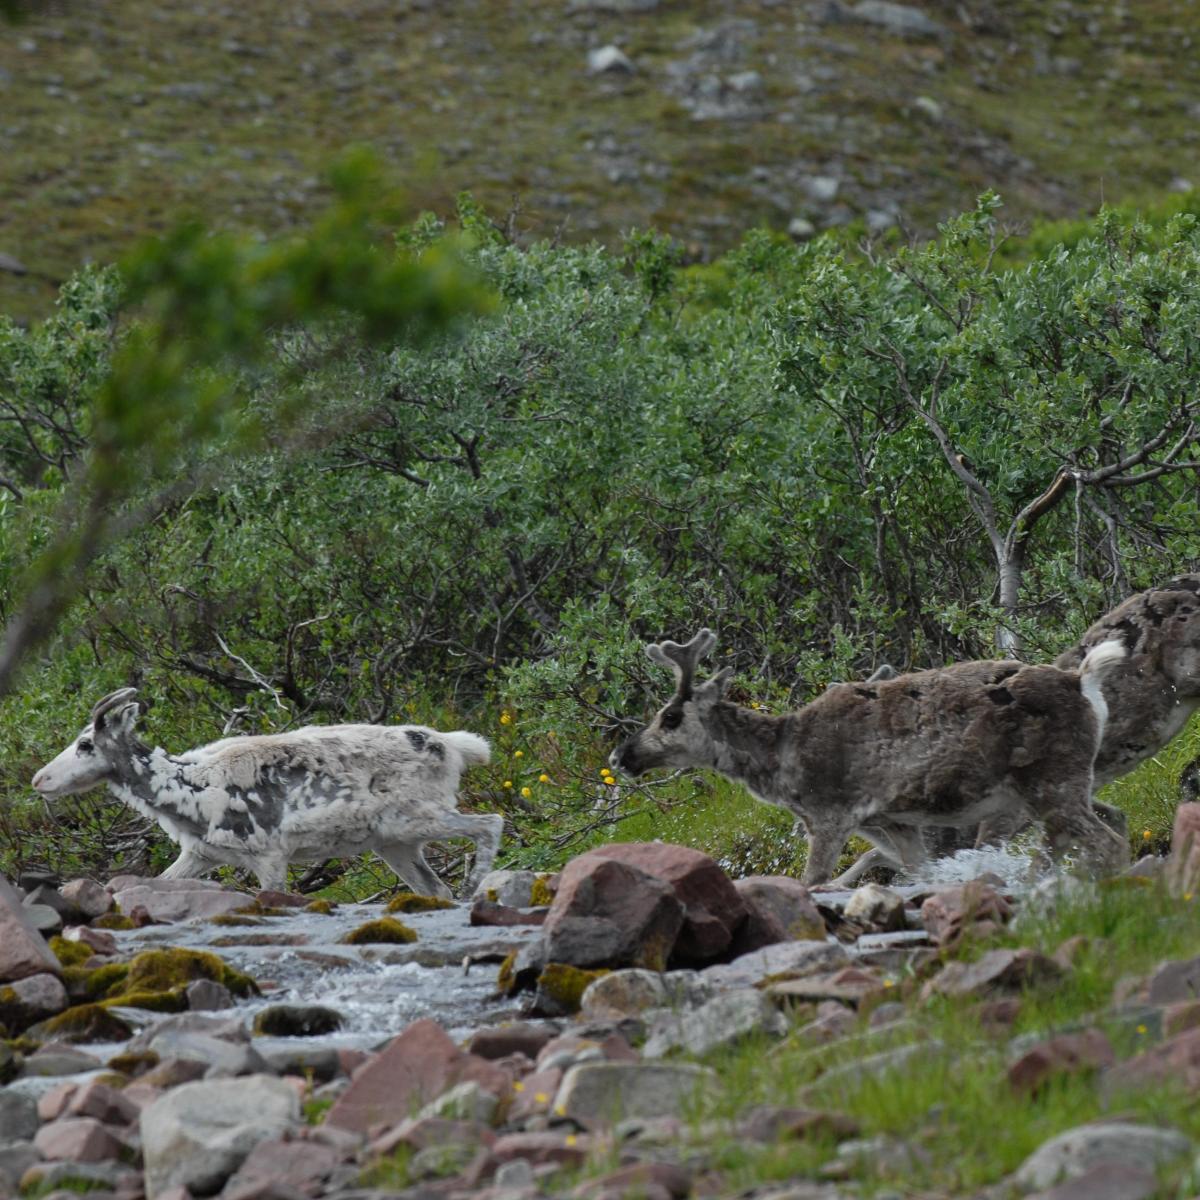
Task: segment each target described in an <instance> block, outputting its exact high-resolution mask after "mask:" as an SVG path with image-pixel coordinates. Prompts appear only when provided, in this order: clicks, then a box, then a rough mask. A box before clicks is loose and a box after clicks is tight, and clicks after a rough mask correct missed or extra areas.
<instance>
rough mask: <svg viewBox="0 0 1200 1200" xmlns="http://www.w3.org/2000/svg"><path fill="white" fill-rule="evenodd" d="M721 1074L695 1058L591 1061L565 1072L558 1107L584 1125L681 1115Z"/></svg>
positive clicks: (558, 1113)
mask: <svg viewBox="0 0 1200 1200" xmlns="http://www.w3.org/2000/svg"><path fill="white" fill-rule="evenodd" d="M718 1082H719V1081H718V1076H717V1074H716V1072H715V1071H712V1070H710V1069H709V1068H707V1067H698V1066H694V1065H693V1064H691V1063H617V1062H588V1063H579V1064H577V1065H576V1066H573V1067H571V1069H570V1070H569V1071H567V1073H566V1074H565V1075H564V1076H563V1081H562V1084H561V1085H560V1087H559V1089H558V1095H557V1096H555V1098H554V1105H553V1112H554V1115H555V1116H557V1117H565V1118H566V1119H568V1120H571V1121H574V1122H576V1124H578V1125H582V1126H583V1127H584V1128H585V1129H592V1128H597V1127H603V1126H609V1125H612V1124H615V1123H616V1122H617V1121H620V1120H623V1119H628V1118H630V1117H634V1118H638V1117H641V1118H649V1117H661V1116H682V1115H683V1114H684V1113H685V1112H686V1111H687V1110H688V1109H689V1108H690V1107H691V1106H692V1105H693V1103H694V1102H695V1100H696V1098H697V1095H698V1094H702V1093H705V1092H708V1093H711V1092H714V1091H715V1090H716V1089H717V1087H718Z"/></svg>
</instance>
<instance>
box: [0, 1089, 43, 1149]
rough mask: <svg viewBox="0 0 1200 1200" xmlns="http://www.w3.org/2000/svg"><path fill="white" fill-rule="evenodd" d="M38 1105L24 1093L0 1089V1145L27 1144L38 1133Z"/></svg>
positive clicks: (39, 1119) (40, 1119)
mask: <svg viewBox="0 0 1200 1200" xmlns="http://www.w3.org/2000/svg"><path fill="white" fill-rule="evenodd" d="M41 1121H42V1118H41V1117H40V1116H39V1115H38V1104H37V1101H36V1100H34V1098H33V1097H32V1096H27V1095H26V1094H25V1093H24V1092H14V1091H12V1090H11V1089H9V1088H0V1143H2V1142H7V1141H14V1142H25V1141H28V1140H29V1139H30V1138H32V1137H33V1135H34V1134H35V1133H37V1131H38V1126H39V1125H40V1124H41Z"/></svg>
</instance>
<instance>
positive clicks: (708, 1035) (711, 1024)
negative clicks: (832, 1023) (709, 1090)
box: [642, 988, 788, 1058]
mask: <svg viewBox="0 0 1200 1200" xmlns="http://www.w3.org/2000/svg"><path fill="white" fill-rule="evenodd" d="M787 1028H788V1022H787V1018H786V1017H785V1016H784V1015H783V1013H781V1012H780V1011H779V1009H778V1008H776V1007H775V1004H774V1003H773V1002H772V1001H771V999H770V998H769V997H768V996H766V995H764V994H763V993H762V992H760V991H759V990H758V989H757V988H739V989H738V990H737V991H733V992H726V993H724V995H721V996H716V997H714V998H713V999H712V1000H709V1001H708V1003H707V1004H703V1005H701V1006H700V1007H699V1008H697V1009H693V1010H692V1011H691V1012H682V1013H664V1014H663V1015H662V1016H660V1017H659V1019H658V1020H657V1021H655V1022H654V1023H653V1024H652V1025H651V1028H650V1036H649V1037H648V1038H647V1039H646V1044H645V1046H644V1047H643V1048H642V1053H643V1055H644V1056H645V1057H646V1058H661V1057H663V1055H665V1054H669V1053H670V1052H671V1051H672V1050H683V1051H686V1052H687V1053H689V1054H707V1053H708V1052H709V1051H710V1050H715V1049H717V1047H718V1046H731V1045H733V1044H734V1043H736V1042H739V1041H741V1040H742V1039H743V1038H746V1037H749V1036H751V1035H753V1034H760V1033H765V1034H769V1035H770V1036H771V1037H782V1036H783V1035H784V1034H785V1033H786V1032H787Z"/></svg>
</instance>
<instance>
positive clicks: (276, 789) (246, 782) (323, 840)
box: [33, 688, 504, 899]
mask: <svg viewBox="0 0 1200 1200" xmlns="http://www.w3.org/2000/svg"><path fill="white" fill-rule="evenodd" d="M136 694H137V689H136V688H122V689H121V690H120V691H117V692H113V693H112V694H111V695H108V696H105V697H104V699H103V700H101V701H100V702H99V703H98V704H97V705H96V706H95V708H93V709H92V718H91V721H90V723H89V724H88V725H87V727H86V728H85V729H84V730H83V732H82V733H80V734H79V736H78V737H77V738H76V739H75V741H74V742H72V743H71V745H70V746H68V747H67V748H66V749H65V750H64V751H63V752H62V753H61V754H60V755H58V757H57V758H55V759H54V760H53V762H50V763H48V764H47V765H46V766H44V767H43V768H42V769H41V770H40V771H38V773H37V774H36V775H35V776H34V777H33V786H34V787H35V788H36V789H37V790H38V791H39V792H40V793H41V794H42V795H43V796H47V797H57V796H67V795H71V794H73V793H76V792H84V791H87V790H88V789H89V788H91V787H94V786H96V785H97V784H99V783H107V784H108V787H109V790H110V791H111V792H112V794H113V795H114V796H116V797H117V799H119V800H122V801H124V803H126V804H128V805H129V806H130V807H131V808H134V809H136V810H137V811H138V812H139V813H141V814H142V815H143V816H146V817H150V818H151V819H152V820H154V821H157V822H158V824H159V825H160V826H161V827H162V828H163V830H164V831H165V832H166V834H167V836H168V837H170V838H171V840H172V841H174V842H176V843H177V844H178V845H179V846H180V847H181V850H182V852H181V854H180V855H179V857H178V858H177V859H176V860H175V862H173V863H172V864H171V866H169V867H168V868H167V869H166V870H165V871H164V872H163V878H164V879H193V878H196V877H198V876H200V875H204V874H206V873H207V872H209V871H211V870H213V869H214V868H215V867H218V866H221V865H223V864H224V865H229V866H237V867H244V868H246V869H248V870H250V871H253V872H254V874H255V875H256V876H257V877H258V881H259V885H260V887H262V888H269V889H283V888H285V887H286V885H287V867H288V863H290V862H305V861H312V860H314V859H323V858H334V857H345V856H350V855H355V854H360V853H362V852H363V851H366V850H373V851H374V852H375V853H376V854H378V855H379V857H380V858H381V859H383V861H384V862H385V863H387V865H388V866H389V867H391V869H392V870H393V871H395V872H396V874H397V875H398V876H399V877H400V879H401V880H402V881H403V882H404V883H406V884H408V885H409V887H411V888H413V889H414V890H416V891H417V892H420V893H422V894H424V895H431V896H439V897H441V898H443V899H450V897H451V892H450V889H449V888H447V887H446V885H445V884H444V883H442V882H441V880H439V879H438V877H437V876H436V875H435V874H434V873H433V871H432V870H431V869H430V867H429V864H428V863H427V862H426V861H425V858H424V855H423V854H422V847H423V845H424V844H425V843H426V842H431V841H434V840H435V839H438V838H453V837H464V838H469V839H471V840H472V841H474V842H475V845H476V856H475V868H474V870H473V872H472V874H471V878H470V880H469V881H468V883H467V886H466V895H468V896H469V895H470V894H471V893H472V892H473V891H474V888H475V886H476V885H477V883H478V881H479V880H480V879H481V878H482V877H483V876H484V875H485V874H486V873H487V872H488V871H490V870H491V867H492V862H493V860H494V859H495V857H496V852H497V850H498V849H499V847H500V835H501V833H502V832H503V829H504V818H503V817H502V816H500V815H499V814H484V815H470V814H467V813H460V812H458V811H457V803H458V800H457V791H458V783H459V778H460V776H461V775H462V773H463V771H464V770H465V769H466V768H467V767H469V766H472V765H474V764H476V763H480V764H482V763H486V762H488V761H489V759H490V757H491V749H490V747H489V746H488V743H487V742H486V741H485V740H484V739H483V738H481V737H479V736H477V735H476V734H473V733H468V732H466V731H465V730H458V731H456V732H454V733H438V732H437V731H436V730H434V729H428V728H426V727H424V726H421V725H326V726H309V727H307V728H304V729H297V730H294V731H292V732H289V733H276V734H266V735H262V736H246V737H229V738H222V739H221V740H220V741H217V742H212V743H210V744H209V745H207V746H201V747H199V748H198V749H196V750H189V751H187V752H186V753H184V754H168V753H167V751H165V750H163V749H161V748H155V749H151V748H150V747H148V746H146V745H145V744H144V743H143V742H141V741H140V740H139V739H138V738H137V737H136V736H135V734H134V726H135V724H136V722H137V718H138V705H137V701H136V700H135V699H134V696H135V695H136Z"/></svg>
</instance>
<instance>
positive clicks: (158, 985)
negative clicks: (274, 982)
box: [101, 946, 259, 999]
mask: <svg viewBox="0 0 1200 1200" xmlns="http://www.w3.org/2000/svg"><path fill="white" fill-rule="evenodd" d="M101 969H103V968H101ZM197 979H211V980H212V981H213V983H223V984H224V985H225V986H226V987H227V988H228V989H229V990H230V991H231V992H232V993H233V994H234V995H235V996H242V997H245V996H257V995H258V994H259V992H258V984H256V983H255V982H254V980H253V979H251V978H250V976H249V975H243V974H242V972H241V971H236V970H234V968H233V967H231V966H229V964H228V963H226V962H224V961H223V960H222V959H220V958H219V957H218V956H217V955H215V954H210V953H208V952H207V951H204V950H184V949H182V948H181V947H179V946H171V947H168V948H167V949H164V950H143V951H142V953H141V954H139V955H137V956H136V957H135V958H133V959H132V960H131V962H130V963H129V975H128V977H127V978H126V980H125V987H124V994H125V995H128V994H130V993H134V992H143V993H154V992H159V993H162V992H170V991H174V990H176V989H182V988H186V987H187V985H188V984H189V983H192V982H193V981H195V980H197ZM109 999H116V997H115V996H113V994H112V993H111V992H110V993H109Z"/></svg>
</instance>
